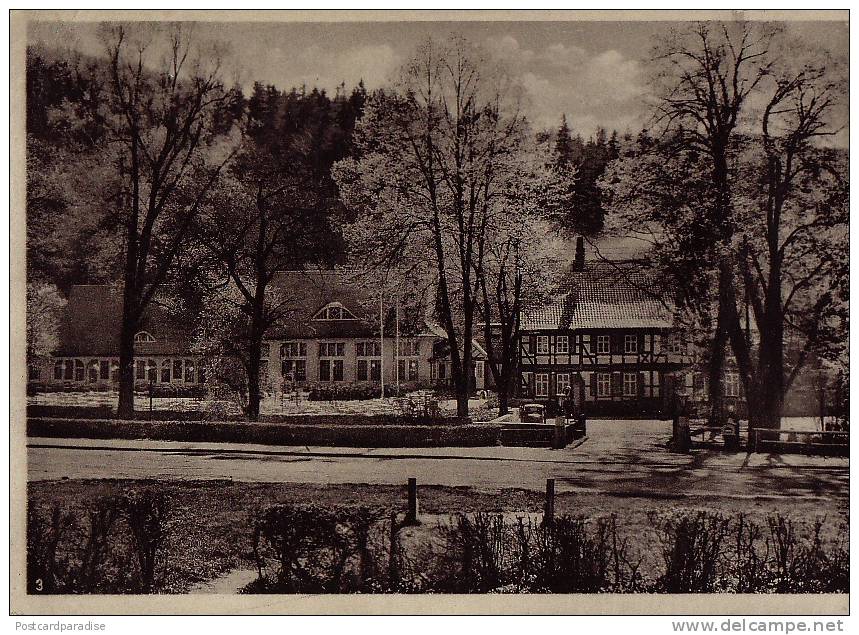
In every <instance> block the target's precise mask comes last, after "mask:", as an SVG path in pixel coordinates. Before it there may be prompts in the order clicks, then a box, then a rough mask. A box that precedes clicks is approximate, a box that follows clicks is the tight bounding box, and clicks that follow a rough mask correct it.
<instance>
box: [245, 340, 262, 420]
mask: <svg viewBox="0 0 859 635" xmlns="http://www.w3.org/2000/svg"><path fill="white" fill-rule="evenodd" d="M260 348H261V346H260V344H259V343H253V342H252V343H251V345H250V347H249V351H248V353H249V354H250V355H251V357H250V358H249V359H248V405H247V407H246V408H245V416H246V417H247V418H248V420H249V421H258V420H259V405H260V386H259V380H260Z"/></svg>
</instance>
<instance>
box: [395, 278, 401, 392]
mask: <svg viewBox="0 0 859 635" xmlns="http://www.w3.org/2000/svg"><path fill="white" fill-rule="evenodd" d="M394 297H395V298H396V305H395V310H394V316H395V319H394V329H395V331H394V332H395V335H394V377H395V379H394V385H395V386H396V387H397V396H399V395H400V292H399V291H397V295H396V296H394Z"/></svg>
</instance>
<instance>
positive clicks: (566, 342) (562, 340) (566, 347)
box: [555, 335, 570, 353]
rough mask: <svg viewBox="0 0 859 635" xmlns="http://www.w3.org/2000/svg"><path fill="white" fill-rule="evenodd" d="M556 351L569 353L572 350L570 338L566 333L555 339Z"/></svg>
mask: <svg viewBox="0 0 859 635" xmlns="http://www.w3.org/2000/svg"><path fill="white" fill-rule="evenodd" d="M555 352H556V353H569V352H570V338H569V337H568V336H566V335H559V336H558V338H557V340H556V341H555Z"/></svg>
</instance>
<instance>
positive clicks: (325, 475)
mask: <svg viewBox="0 0 859 635" xmlns="http://www.w3.org/2000/svg"><path fill="white" fill-rule="evenodd" d="M667 432H668V427H667V426H666V424H664V423H663V422H652V421H651V422H630V421H622V422H605V421H600V422H592V423H590V424H589V428H588V434H589V436H588V440H587V441H586V442H585V443H583V444H582V445H580V446H579V447H576V448H566V449H564V450H549V449H543V448H505V447H488V448H376V449H371V448H330V447H306V446H301V447H286V446H271V445H252V444H224V443H182V442H170V441H125V440H96V439H47V438H30V439H28V446H29V448H28V458H29V464H28V471H29V477H30V480H53V479H61V478H71V479H81V478H163V479H233V480H237V481H254V482H288V483H323V484H324V483H368V484H400V483H404V482H405V480H406V479H407V478H408V477H416V478H417V479H418V482H419V483H421V484H423V485H449V486H470V487H475V488H477V489H482V490H497V489H501V488H523V489H529V490H541V489H542V488H544V487H545V479H546V478H550V477H551V478H555V479H556V481H557V484H556V488H557V490H558V491H559V492H564V491H587V492H592V493H600V492H605V493H612V494H622V495H627V496H645V497H653V498H662V497H699V496H705V497H706V496H714V495H717V496H720V497H728V498H783V497H795V496H801V497H821V498H827V499H831V498H833V497H840V496H844V497H846V496H847V493H848V477H849V473H848V472H849V469H848V466H849V462H848V460H847V459H845V458H825V457H804V456H799V455H769V454H750V455H747V454H723V453H721V452H713V451H701V452H696V453H694V454H692V455H677V454H672V453H670V452H668V451H667V450H666V449H665V448H664V447H661V445H660V444H661V443H663V442H664V440H665V439H666V438H667Z"/></svg>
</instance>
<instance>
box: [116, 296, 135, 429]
mask: <svg viewBox="0 0 859 635" xmlns="http://www.w3.org/2000/svg"><path fill="white" fill-rule="evenodd" d="M124 312H125V311H123V313H124ZM136 330H137V329H136V325H135V324H133V323H131V321H130V320H129V319H127V318H126V317H125V316H123V320H122V328H121V329H120V335H119V404H118V406H117V413H116V414H117V417H119V418H120V419H133V418H134V334H135V331H136Z"/></svg>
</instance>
